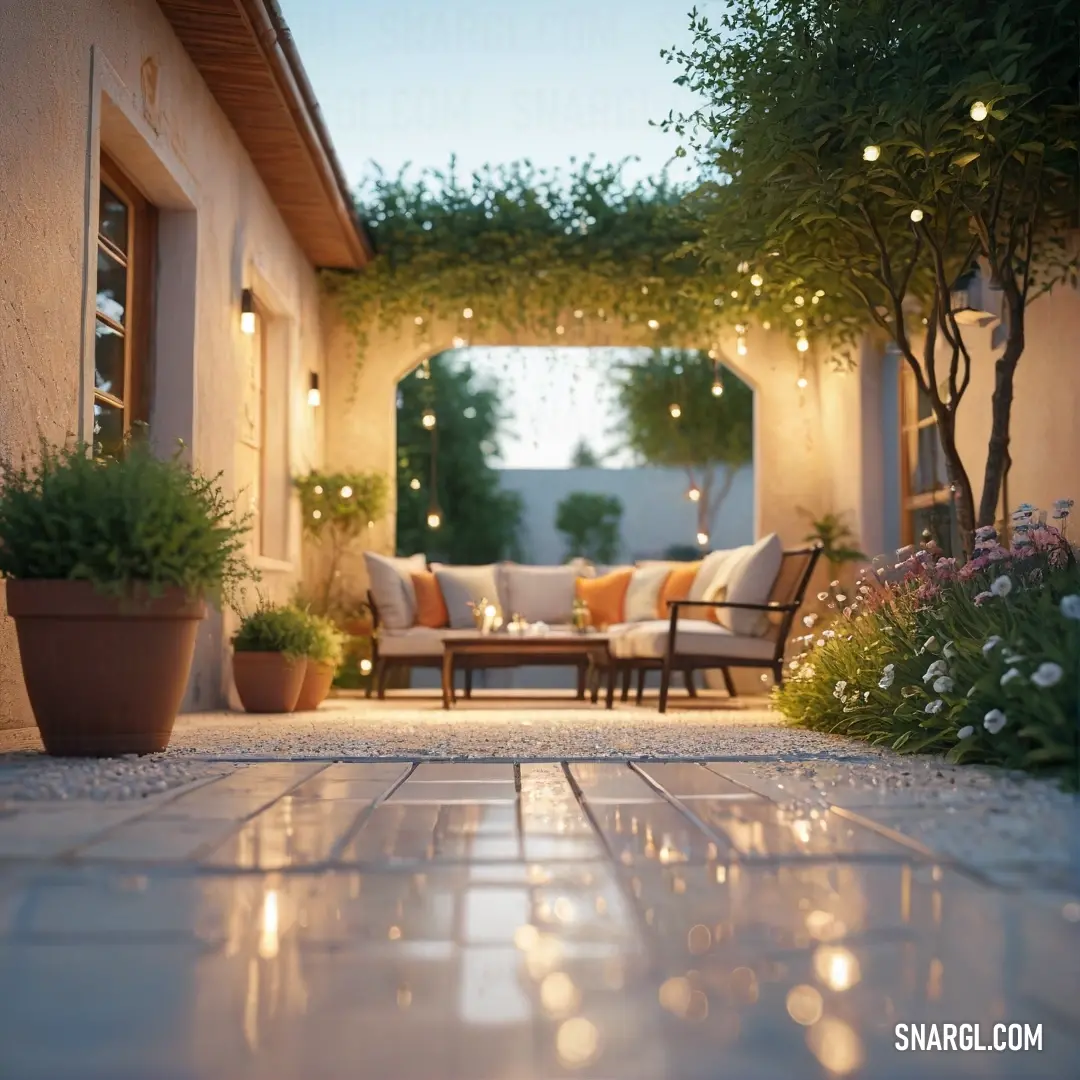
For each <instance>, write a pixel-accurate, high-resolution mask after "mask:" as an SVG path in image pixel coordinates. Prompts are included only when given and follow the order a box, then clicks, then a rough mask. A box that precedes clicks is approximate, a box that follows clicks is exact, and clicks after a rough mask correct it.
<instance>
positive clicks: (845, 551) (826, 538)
mask: <svg viewBox="0 0 1080 1080" xmlns="http://www.w3.org/2000/svg"><path fill="white" fill-rule="evenodd" d="M797 509H798V511H799V513H800V514H802V516H803V517H804V518H806V520H807V521H808V522H809V523H810V532H809V533H807V534H806V536H804V537H803V540H804V541H806V542H807V543H813V544H820V545H821V553H822V555H824V556H825V561H826V562H827V563H828V564H829V574H830V575H831V576H832V577H836V574H837V571H838V570H839V569H840V567H841V566H843V565H844V564H845V563H856V562H865V561H866V555H865V554H864V553H863V552H861V551H860V550H859V549H858V548H857V547H856V546H855V545H856V544H857V543H858V541H857V540H856V538H855V533H854V532H852V530H851V526H850V525H848V523H847V522H846V521H845V520H844V515H843V514H834V513H832V512H829V513H827V514H822V515H821V517H815V516H814V515H813V513H811V511H809V510H803V509H802V507H797Z"/></svg>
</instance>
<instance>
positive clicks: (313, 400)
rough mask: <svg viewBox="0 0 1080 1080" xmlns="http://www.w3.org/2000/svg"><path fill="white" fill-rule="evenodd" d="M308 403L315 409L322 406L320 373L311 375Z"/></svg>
mask: <svg viewBox="0 0 1080 1080" xmlns="http://www.w3.org/2000/svg"><path fill="white" fill-rule="evenodd" d="M307 403H308V404H309V405H310V406H311V407H312V408H313V409H317V408H318V407H319V406H320V405H321V404H322V394H320V393H319V373H318V372H317V371H313V372H312V373H311V382H310V384H309V385H308V392H307Z"/></svg>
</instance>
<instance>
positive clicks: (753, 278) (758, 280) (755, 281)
mask: <svg viewBox="0 0 1080 1080" xmlns="http://www.w3.org/2000/svg"><path fill="white" fill-rule="evenodd" d="M764 283H765V279H764V278H763V277H762V276H761V275H760V274H751V275H750V284H751V285H753V286H754V288H755V289H760V288H761V286H762V285H763V284H764Z"/></svg>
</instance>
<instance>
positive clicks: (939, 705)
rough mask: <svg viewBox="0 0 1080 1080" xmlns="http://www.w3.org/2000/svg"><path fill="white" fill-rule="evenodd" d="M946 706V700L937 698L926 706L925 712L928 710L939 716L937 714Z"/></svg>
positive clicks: (932, 714) (931, 713)
mask: <svg viewBox="0 0 1080 1080" xmlns="http://www.w3.org/2000/svg"><path fill="white" fill-rule="evenodd" d="M944 708H945V702H944V701H942V700H941V698H937V699H936V700H935V701H930V702H928V703H927V705H926V708H925V709H923V712H927V713H929V714H930V715H931V716H937V714H938V713H939V712H941V710H942V709H944Z"/></svg>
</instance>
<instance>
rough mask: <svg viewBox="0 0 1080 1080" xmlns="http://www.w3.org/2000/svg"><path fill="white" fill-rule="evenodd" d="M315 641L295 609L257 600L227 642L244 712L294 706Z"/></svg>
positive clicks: (286, 709)
mask: <svg viewBox="0 0 1080 1080" xmlns="http://www.w3.org/2000/svg"><path fill="white" fill-rule="evenodd" d="M315 640H316V633H315V628H314V626H313V625H312V621H311V617H310V616H309V615H307V614H306V613H305V612H303V611H300V610H299V609H298V608H295V607H291V606H279V605H276V604H271V603H267V602H266V601H260V603H259V605H258V607H256V608H255V610H254V611H253V612H251V613H250V614H249V615H245V616H243V618H242V620H241V623H240V629H239V630H238V631H237V632H236V634H235V636H234V637H233V640H232V646H233V680H234V681H235V683H236V692H237V693H238V694H239V695H240V701H241V702H242V703H243V706H244V708H245V709H246V710H247V711H248V712H251V713H286V712H292V711H293V710H294V709H295V708H296V702H297V699H298V698H299V696H300V690H301V688H302V686H303V684H304V676H305V675H306V674H307V665H308V656H309V655H310V654H311V652H312V650H313V649H314V648H315Z"/></svg>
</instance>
